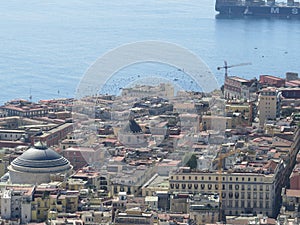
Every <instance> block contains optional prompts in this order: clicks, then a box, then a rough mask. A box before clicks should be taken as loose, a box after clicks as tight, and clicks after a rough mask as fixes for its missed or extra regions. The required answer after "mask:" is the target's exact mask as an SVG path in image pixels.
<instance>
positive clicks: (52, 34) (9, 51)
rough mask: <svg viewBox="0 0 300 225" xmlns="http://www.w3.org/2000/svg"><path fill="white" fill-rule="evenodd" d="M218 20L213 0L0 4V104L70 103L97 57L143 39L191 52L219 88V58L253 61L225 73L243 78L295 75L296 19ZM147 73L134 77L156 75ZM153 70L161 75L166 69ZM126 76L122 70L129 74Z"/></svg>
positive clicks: (299, 28)
mask: <svg viewBox="0 0 300 225" xmlns="http://www.w3.org/2000/svg"><path fill="white" fill-rule="evenodd" d="M215 15H216V12H215V11H214V0H200V1H199V0H147V1H146V0H130V1H124V0H111V1H107V0H64V1H61V0H45V1H40V0H27V1H21V0H9V1H1V3H0V103H1V104H3V103H4V102H6V101H7V100H10V99H14V98H24V99H28V98H29V96H30V95H32V97H33V100H34V101H37V100H39V99H49V98H58V97H73V96H74V93H75V90H76V87H77V85H78V83H79V82H80V79H81V78H82V76H83V75H84V73H85V71H86V70H87V69H88V67H89V66H90V65H91V64H92V63H93V62H95V60H96V59H97V58H98V57H100V56H101V55H103V54H104V53H105V52H107V51H109V50H111V49H113V48H116V47H118V46H119V45H123V44H126V43H130V42H136V41H144V40H161V41H167V42H172V43H176V44H178V45H181V46H183V47H185V48H188V49H189V50H191V51H192V52H194V53H195V54H197V55H198V56H199V57H200V58H202V59H203V61H205V63H206V64H207V65H208V66H209V67H210V69H211V70H212V71H213V73H214V74H215V75H216V76H217V79H218V81H219V82H220V83H222V82H223V76H224V71H218V70H217V69H216V68H217V67H218V66H222V65H223V61H224V60H227V61H228V63H229V64H238V63H244V62H251V63H252V65H250V66H243V67H235V68H232V69H231V70H230V71H229V72H230V74H231V75H238V76H241V77H245V78H253V77H255V76H259V75H260V74H273V75H276V76H281V77H283V76H284V75H285V72H287V71H294V72H300V64H299V58H300V52H299V51H300V41H299V37H300V20H286V19H216V18H215ZM146 67H147V66H146ZM146 67H145V68H146ZM150 67H151V69H149V70H148V69H147V68H146V69H145V70H143V69H142V68H140V67H139V68H138V69H140V70H141V71H137V69H136V68H135V72H139V73H141V75H143V73H156V71H155V67H153V65H151V66H150ZM158 70H159V73H160V74H163V73H164V72H166V73H167V72H170V71H169V70H171V68H168V67H166V68H158ZM130 72H132V71H130V69H129V70H128V71H127V72H126V71H125V72H124V71H123V73H127V74H128V76H130ZM123 76H124V75H122V78H123ZM122 82H123V81H122ZM120 85H121V86H125V85H127V84H126V82H125V81H124V83H121V84H120Z"/></svg>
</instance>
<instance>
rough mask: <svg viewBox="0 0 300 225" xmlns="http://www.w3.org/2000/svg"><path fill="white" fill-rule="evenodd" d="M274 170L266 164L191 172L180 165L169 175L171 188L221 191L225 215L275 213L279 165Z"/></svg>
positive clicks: (201, 191) (177, 189)
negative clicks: (249, 169)
mask: <svg viewBox="0 0 300 225" xmlns="http://www.w3.org/2000/svg"><path fill="white" fill-rule="evenodd" d="M270 167H271V166H270ZM274 167H275V171H274V172H273V173H272V169H271V168H269V169H267V167H265V168H266V169H267V171H266V172H265V173H262V172H242V171H241V172H229V171H226V172H222V173H221V174H220V173H218V172H191V171H190V169H189V168H186V167H184V168H181V169H180V170H178V171H177V172H176V173H173V174H171V175H170V179H169V182H170V192H171V193H175V192H181V193H183V192H185V193H191V194H197V193H219V195H220V201H221V204H222V205H221V207H222V209H223V210H224V214H225V215H240V214H243V213H247V214H249V213H250V214H264V215H266V216H274V215H275V214H276V210H277V206H276V204H277V198H275V197H276V194H278V193H280V190H279V189H280V188H279V184H278V182H277V180H276V178H277V176H278V175H279V170H280V168H279V167H280V165H279V164H276V165H275V164H274V165H272V168H274Z"/></svg>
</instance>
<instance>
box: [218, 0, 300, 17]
mask: <svg viewBox="0 0 300 225" xmlns="http://www.w3.org/2000/svg"><path fill="white" fill-rule="evenodd" d="M215 9H216V11H218V12H219V13H220V14H221V15H232V16H272V17H286V18H292V17H293V18H294V17H295V18H300V7H290V6H283V7H280V6H276V5H274V6H267V5H263V6H246V5H226V4H224V3H223V4H218V0H217V2H216V6H215Z"/></svg>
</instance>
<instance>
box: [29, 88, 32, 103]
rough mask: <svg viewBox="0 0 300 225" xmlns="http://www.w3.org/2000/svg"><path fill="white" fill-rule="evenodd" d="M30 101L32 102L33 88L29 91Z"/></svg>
mask: <svg viewBox="0 0 300 225" xmlns="http://www.w3.org/2000/svg"><path fill="white" fill-rule="evenodd" d="M29 100H30V101H32V95H31V88H30V89H29Z"/></svg>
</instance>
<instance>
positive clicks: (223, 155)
mask: <svg viewBox="0 0 300 225" xmlns="http://www.w3.org/2000/svg"><path fill="white" fill-rule="evenodd" d="M221 151H222V149H220V152H219V155H218V158H217V159H215V160H214V161H215V162H216V161H217V162H218V190H219V202H220V208H219V209H220V211H219V219H220V221H221V220H222V219H223V218H222V217H223V205H222V198H223V196H222V190H223V187H222V181H223V168H222V167H223V166H222V165H223V160H224V159H225V158H227V157H228V156H232V155H235V154H237V153H241V149H235V150H231V151H230V152H227V153H221Z"/></svg>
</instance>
